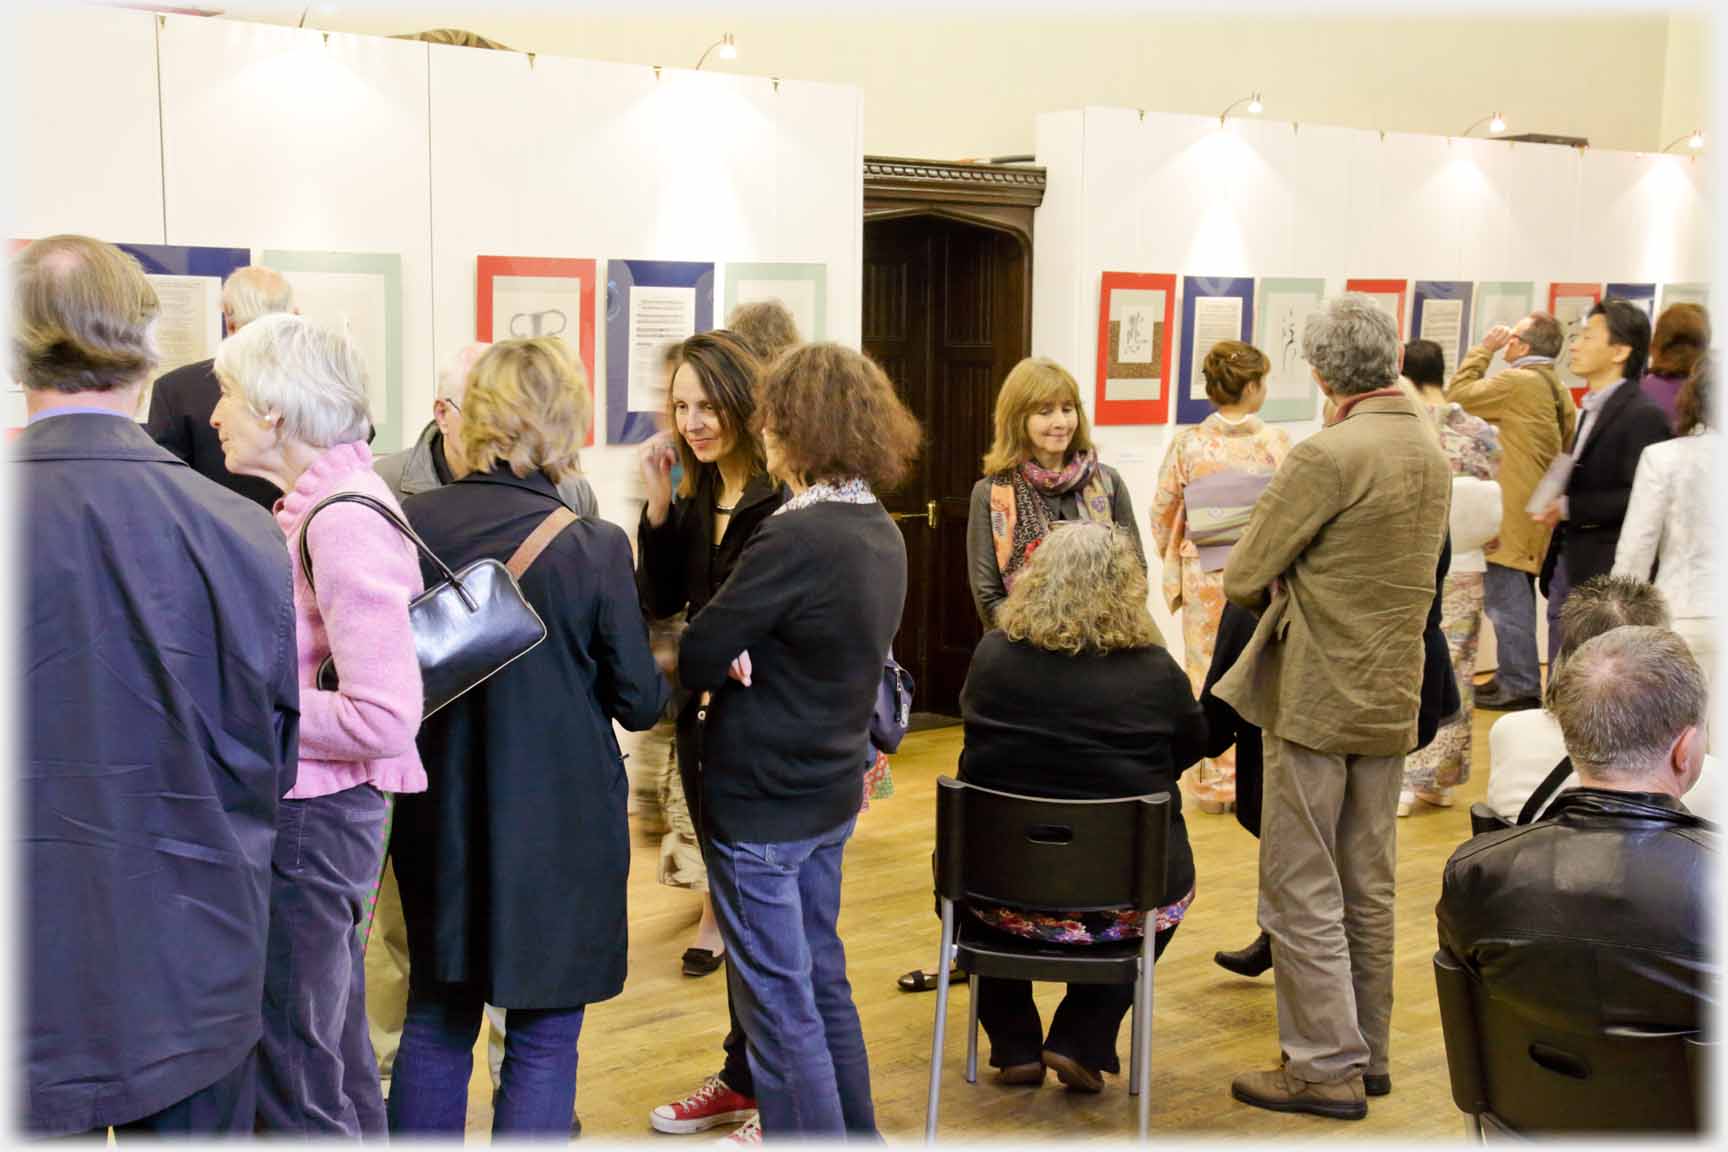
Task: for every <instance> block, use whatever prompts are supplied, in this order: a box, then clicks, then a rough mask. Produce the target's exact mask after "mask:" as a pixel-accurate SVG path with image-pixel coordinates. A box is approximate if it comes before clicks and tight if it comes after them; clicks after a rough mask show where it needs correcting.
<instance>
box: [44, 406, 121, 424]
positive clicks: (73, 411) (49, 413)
mask: <svg viewBox="0 0 1728 1152" xmlns="http://www.w3.org/2000/svg"><path fill="white" fill-rule="evenodd" d="M54 416H112V417H114V418H115V419H117V420H130V419H132V417H130V416H127V415H125V414H124V413H121V412H116V411H114V409H112V408H97V407H96V406H94V405H91V404H73V405H67V406H65V407H62V408H48V409H44V410H43V411H41V412H38V413H36V415H34V416H32V417H30V419H29V420H28V421H26V422H25V427H29V426H30V425H31V424H40V423H41V422H42V421H44V420H47V419H49V418H51V417H54Z"/></svg>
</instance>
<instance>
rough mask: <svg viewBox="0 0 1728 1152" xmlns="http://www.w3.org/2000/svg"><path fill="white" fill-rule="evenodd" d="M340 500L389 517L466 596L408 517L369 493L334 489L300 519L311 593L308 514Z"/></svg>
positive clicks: (464, 594)
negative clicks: (407, 519)
mask: <svg viewBox="0 0 1728 1152" xmlns="http://www.w3.org/2000/svg"><path fill="white" fill-rule="evenodd" d="M341 503H349V504H364V505H365V506H366V507H368V508H370V509H372V510H373V511H374V512H376V513H378V515H380V516H382V517H384V519H386V520H388V521H390V523H391V524H392V525H394V526H395V528H396V531H398V532H400V533H402V535H404V536H406V537H407V538H408V540H409V541H410V542H411V543H412V544H413V545H414V547H415V548H417V549H418V550H419V552H420V555H422V556H424V557H425V558H426V559H427V560H428V561H429V562H430V563H431V564H432V566H433V567H434V568H436V569H438V573H439V575H441V576H443V577H444V579H445V580H446V581H447V582H448V583H450V584H452V585H454V586H455V587H456V588H457V589H458V590H460V591H461V595H462V599H463V600H464V601H465V602H466V601H467V600H468V599H469V596H468V592H467V590H466V589H464V588H462V582H461V581H460V580H458V579H456V573H454V572H452V571H450V566H449V565H448V564H445V563H444V561H442V560H440V559H438V555H437V553H435V552H433V551H432V549H430V548H428V547H427V546H426V541H424V540H422V539H420V536H419V534H418V533H416V532H415V531H414V529H412V528H410V527H408V521H406V520H404V519H402V517H401V515H400V514H399V513H397V512H396V511H395V510H394V509H392V508H391V507H390V506H389V505H388V504H386V503H384V501H382V500H379V499H377V498H376V497H373V496H368V495H366V493H364V492H337V493H336V494H334V495H332V496H326V497H324V499H322V500H320V501H318V503H316V504H314V505H312V510H311V511H309V512H307V513H306V518H305V519H304V520H302V521H301V522H300V569H301V571H303V572H305V573H306V587H307V588H309V589H311V590H312V593H313V595H317V593H318V585H317V584H315V583H313V581H312V547H311V545H310V544H308V543H307V540H308V538H309V537H310V536H311V534H312V517H314V516H316V515H318V512H319V510H320V509H323V508H327V507H329V506H330V505H331V504H341Z"/></svg>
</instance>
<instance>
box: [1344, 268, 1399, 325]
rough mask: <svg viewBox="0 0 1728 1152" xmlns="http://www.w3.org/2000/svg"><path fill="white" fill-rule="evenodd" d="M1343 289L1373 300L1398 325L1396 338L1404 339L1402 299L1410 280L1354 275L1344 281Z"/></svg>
mask: <svg viewBox="0 0 1728 1152" xmlns="http://www.w3.org/2000/svg"><path fill="white" fill-rule="evenodd" d="M1344 291H1346V292H1360V293H1362V295H1364V296H1366V297H1368V298H1369V299H1370V300H1372V301H1374V303H1375V304H1376V305H1378V306H1379V308H1380V310H1381V311H1383V312H1385V313H1386V314H1387V315H1388V316H1390V317H1392V320H1393V322H1394V323H1395V324H1397V325H1398V339H1400V340H1403V339H1405V335H1404V334H1405V332H1406V328H1405V326H1404V301H1405V298H1406V297H1407V296H1409V294H1410V281H1408V280H1372V279H1364V278H1361V277H1356V278H1352V279H1349V280H1346V281H1344Z"/></svg>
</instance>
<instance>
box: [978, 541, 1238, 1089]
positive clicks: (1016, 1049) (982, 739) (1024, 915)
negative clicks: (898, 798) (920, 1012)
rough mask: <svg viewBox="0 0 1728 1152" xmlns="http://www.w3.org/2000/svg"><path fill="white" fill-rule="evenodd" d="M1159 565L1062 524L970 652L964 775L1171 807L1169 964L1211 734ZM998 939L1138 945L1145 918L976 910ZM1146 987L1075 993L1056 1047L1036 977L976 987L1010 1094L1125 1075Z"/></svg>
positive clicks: (1020, 789)
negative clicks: (1189, 803) (1126, 1051)
mask: <svg viewBox="0 0 1728 1152" xmlns="http://www.w3.org/2000/svg"><path fill="white" fill-rule="evenodd" d="M1146 596H1147V589H1146V569H1145V568H1144V567H1143V566H1142V565H1141V563H1140V559H1139V555H1138V550H1137V549H1136V548H1135V547H1134V545H1133V543H1132V541H1131V540H1130V539H1129V537H1128V536H1127V534H1126V533H1124V532H1122V531H1120V530H1118V529H1113V528H1111V527H1110V526H1109V525H1105V524H1064V525H1060V526H1058V527H1057V528H1056V529H1055V530H1054V531H1052V532H1051V533H1050V535H1049V536H1048V537H1046V538H1045V539H1044V541H1043V543H1042V544H1040V545H1039V547H1038V549H1037V551H1036V552H1034V553H1033V555H1032V559H1031V561H1030V563H1029V564H1028V565H1027V567H1026V568H1025V570H1024V572H1023V573H1022V574H1021V576H1020V579H1019V580H1018V581H1017V582H1016V583H1015V585H1014V588H1013V590H1012V591H1010V592H1009V593H1008V598H1007V600H1005V601H1003V604H1002V608H1001V610H1000V612H999V613H998V615H997V617H996V623H997V629H996V630H995V631H991V632H987V633H985V635H984V639H983V640H981V641H980V642H979V644H978V648H977V650H976V651H975V652H974V653H973V655H972V666H971V668H970V669H969V670H968V671H967V673H966V685H965V687H964V688H962V689H961V692H960V715H961V717H962V719H963V720H964V721H965V725H966V729H965V731H966V743H965V749H964V751H963V752H962V753H961V756H960V779H961V780H963V781H965V782H966V783H969V784H978V785H982V786H984V787H986V788H995V789H999V790H1001V791H1003V792H1015V793H1019V794H1020V795H1023V796H1044V797H1049V798H1052V799H1062V800H1102V799H1113V798H1116V797H1123V796H1146V795H1152V794H1154V793H1162V794H1164V795H1166V796H1168V797H1170V810H1171V818H1170V840H1169V848H1168V849H1167V853H1168V854H1167V856H1166V860H1165V867H1166V869H1167V876H1168V878H1169V885H1170V887H1169V890H1170V892H1171V893H1173V894H1175V895H1176V896H1177V899H1176V900H1175V901H1173V902H1172V903H1171V904H1169V905H1167V906H1166V907H1163V908H1160V909H1158V910H1157V913H1156V916H1155V921H1156V922H1155V924H1154V925H1153V926H1152V930H1153V931H1155V932H1156V934H1157V936H1156V940H1155V942H1154V945H1153V947H1154V949H1155V952H1156V954H1158V955H1162V954H1163V952H1164V948H1165V946H1166V945H1167V944H1169V942H1170V938H1171V936H1173V935H1174V934H1175V932H1176V926H1177V925H1178V924H1179V923H1180V922H1181V920H1182V916H1183V914H1184V913H1185V912H1186V911H1187V908H1188V905H1189V903H1190V902H1191V901H1192V900H1193V899H1194V891H1195V889H1194V856H1193V853H1192V851H1191V850H1190V849H1189V847H1188V828H1187V825H1186V824H1185V823H1184V822H1183V820H1182V796H1181V793H1180V792H1179V791H1178V790H1177V787H1176V781H1177V777H1179V776H1180V775H1181V774H1182V771H1183V769H1185V768H1187V767H1188V766H1189V765H1191V764H1193V763H1195V762H1196V761H1198V760H1199V759H1200V755H1201V751H1202V748H1203V746H1204V744H1205V741H1206V722H1205V720H1204V718H1203V717H1202V716H1201V713H1200V706H1199V705H1198V704H1197V703H1195V701H1194V692H1193V689H1192V688H1191V687H1190V686H1189V683H1188V676H1187V674H1186V673H1184V672H1183V670H1182V667H1181V665H1179V664H1177V663H1176V661H1175V660H1174V659H1172V658H1171V656H1170V653H1169V652H1167V651H1165V649H1164V642H1163V638H1162V637H1161V636H1160V635H1159V633H1158V627H1157V625H1156V624H1154V623H1153V621H1152V617H1151V614H1150V613H1148V612H1147V610H1146ZM967 911H968V912H969V913H970V914H971V915H972V916H974V917H975V918H977V919H979V920H981V921H982V922H983V923H984V924H985V925H987V926H988V927H989V928H991V929H994V930H995V931H998V932H1006V933H1010V934H1012V935H1015V936H1020V937H1031V938H1033V939H1038V940H1045V941H1049V942H1051V943H1057V944H1062V945H1072V946H1074V947H1086V946H1088V945H1091V944H1100V943H1106V942H1109V941H1115V940H1120V939H1126V938H1132V937H1139V936H1141V935H1142V934H1143V932H1144V931H1145V929H1146V925H1145V924H1144V921H1143V918H1142V917H1140V916H1139V915H1138V914H1135V913H1114V912H1112V913H1092V912H1088V913H1072V914H1068V913H1048V912H1043V913H1033V912H1026V911H1019V910H1014V909H1008V908H1000V907H996V906H984V907H978V906H968V908H967ZM1133 1001H1134V989H1133V986H1132V985H1127V984H1123V985H1109V984H1070V985H1068V994H1067V995H1066V996H1065V997H1064V998H1063V1000H1062V1003H1061V1005H1060V1006H1059V1007H1058V1008H1057V1009H1056V1015H1055V1017H1054V1018H1053V1019H1052V1021H1051V1024H1050V1032H1049V1035H1048V1036H1045V1035H1044V1033H1043V1030H1042V1024H1041V1022H1040V1020H1039V1018H1038V1009H1037V1007H1036V1005H1034V1004H1033V1002H1032V985H1031V983H1030V982H1029V981H1026V980H998V979H991V978H988V977H986V978H983V979H981V980H979V982H978V1020H979V1023H981V1024H982V1025H983V1026H984V1031H985V1033H986V1034H987V1035H988V1036H989V1037H990V1063H991V1064H993V1065H995V1066H996V1067H997V1068H998V1069H1000V1071H999V1072H998V1073H997V1077H996V1078H997V1081H998V1082H999V1083H1002V1084H1038V1083H1041V1082H1042V1081H1043V1079H1044V1072H1045V1069H1047V1068H1048V1069H1050V1070H1053V1071H1054V1072H1055V1073H1056V1075H1057V1078H1058V1079H1060V1080H1061V1081H1062V1082H1063V1083H1064V1084H1066V1085H1068V1086H1069V1087H1070V1088H1074V1089H1078V1090H1080V1091H1083V1092H1097V1091H1099V1090H1101V1089H1102V1088H1103V1086H1104V1080H1103V1077H1102V1076H1101V1075H1100V1073H1101V1072H1117V1071H1119V1070H1120V1066H1119V1063H1118V1061H1117V1058H1116V1034H1117V1032H1118V1031H1120V1029H1121V1026H1122V1017H1123V1016H1124V1015H1125V1014H1126V1013H1127V1011H1128V1009H1129V1007H1130V1006H1131V1005H1132V1004H1133Z"/></svg>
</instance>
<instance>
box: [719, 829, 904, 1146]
mask: <svg viewBox="0 0 1728 1152" xmlns="http://www.w3.org/2000/svg"><path fill="white" fill-rule="evenodd" d="M855 822H856V820H855V819H853V820H847V821H846V822H845V823H844V824H841V825H839V826H838V827H836V828H834V829H832V830H831V831H829V832H827V833H825V834H824V835H821V836H816V837H812V838H811V839H808V840H793V841H785V842H780V843H771V844H751V843H741V842H740V843H726V842H724V841H721V840H717V839H710V840H709V841H708V843H707V844H706V845H705V850H706V856H707V860H708V890H709V894H710V895H711V896H712V897H713V900H714V914H715V916H716V917H717V918H718V919H719V921H720V932H721V935H722V936H723V937H724V939H725V941H726V960H727V964H726V975H727V979H728V981H729V982H730V984H729V986H730V988H731V992H732V1002H733V1003H734V1004H735V1005H736V1006H737V1008H738V1018H739V1021H740V1022H741V1023H742V1024H743V1025H744V1034H745V1035H746V1036H747V1037H749V1054H750V1071H751V1073H752V1074H753V1075H754V1077H755V1081H756V1107H757V1110H758V1112H759V1114H760V1116H761V1119H762V1131H763V1134H764V1135H765V1136H767V1137H770V1138H791V1139H799V1138H809V1137H821V1136H839V1135H842V1134H851V1135H854V1136H863V1137H865V1138H869V1139H879V1137H878V1136H877V1132H876V1109H875V1106H874V1105H873V1104H872V1103H871V1101H870V1058H869V1054H868V1053H867V1052H865V1050H864V1030H863V1028H861V1027H860V1026H859V1023H858V1009H857V1008H856V1007H854V1006H853V1003H852V985H851V984H849V983H848V982H847V980H846V950H845V948H844V947H843V946H842V945H841V943H840V936H839V934H838V933H837V932H836V931H835V927H834V926H835V922H836V921H837V920H838V919H839V917H840V864H841V859H842V857H843V856H844V855H845V852H846V841H847V840H848V839H849V838H850V837H851V835H852V826H853V824H854V823H855Z"/></svg>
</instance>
